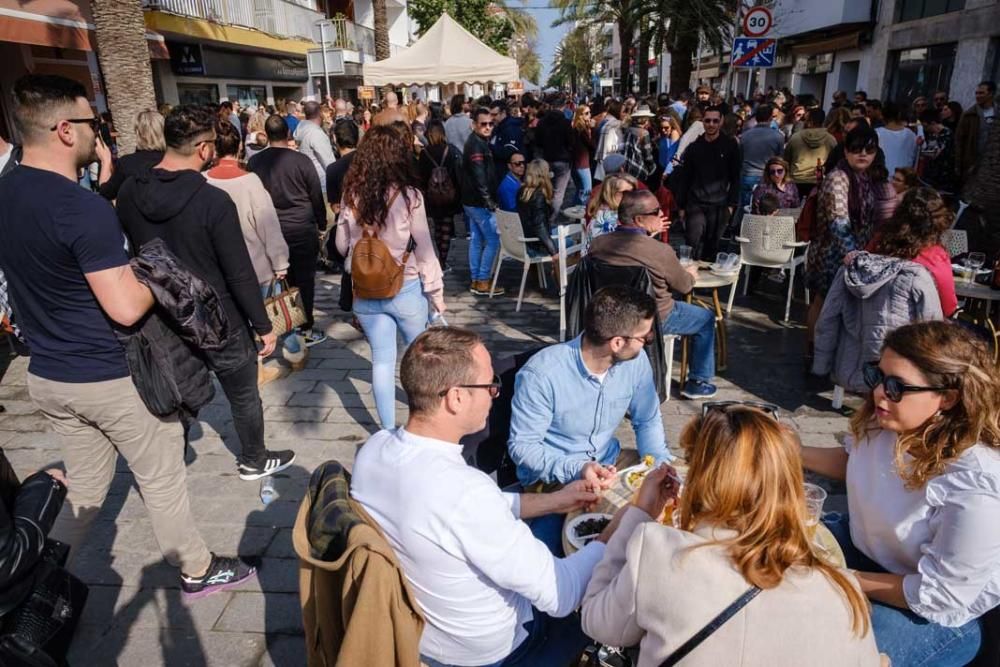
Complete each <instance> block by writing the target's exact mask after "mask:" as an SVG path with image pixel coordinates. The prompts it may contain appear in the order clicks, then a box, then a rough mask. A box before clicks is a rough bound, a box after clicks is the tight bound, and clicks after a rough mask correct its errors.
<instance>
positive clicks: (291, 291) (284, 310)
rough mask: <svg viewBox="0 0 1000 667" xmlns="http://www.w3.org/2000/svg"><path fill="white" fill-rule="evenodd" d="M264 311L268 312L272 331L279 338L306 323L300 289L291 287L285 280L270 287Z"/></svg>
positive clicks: (278, 281) (273, 281) (265, 298)
mask: <svg viewBox="0 0 1000 667" xmlns="http://www.w3.org/2000/svg"><path fill="white" fill-rule="evenodd" d="M275 288H277V291H275ZM264 310H266V311H267V319H269V320H271V327H272V328H271V331H272V333H274V334H275V335H277V336H283V335H284V334H286V333H288V332H290V331H292V330H293V329H297V328H298V327H300V326H302V325H303V324H305V322H306V308H305V306H304V305H302V295H301V294H299V288H298V287H289V286H288V282H287V281H286V280H285V279H284V278H282V279H281V280H272V281H271V284H270V285H268V287H267V296H266V297H264Z"/></svg>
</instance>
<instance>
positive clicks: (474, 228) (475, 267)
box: [462, 206, 500, 281]
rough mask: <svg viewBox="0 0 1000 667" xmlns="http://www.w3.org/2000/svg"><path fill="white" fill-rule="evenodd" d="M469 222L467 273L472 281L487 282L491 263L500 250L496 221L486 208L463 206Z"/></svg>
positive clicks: (491, 266)
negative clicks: (469, 238)
mask: <svg viewBox="0 0 1000 667" xmlns="http://www.w3.org/2000/svg"><path fill="white" fill-rule="evenodd" d="M462 208H463V209H465V217H466V219H467V220H468V221H469V234H470V236H471V237H472V238H471V240H470V241H469V272H470V273H471V274H472V280H473V281H476V280H489V278H490V272H491V271H492V270H493V261H494V260H495V259H496V257H497V251H499V250H500V234H498V233H497V219H496V217H495V216H494V215H493V211H491V210H489V209H488V208H478V207H475V206H463V207H462Z"/></svg>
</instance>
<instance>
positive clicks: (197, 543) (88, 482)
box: [28, 373, 212, 575]
mask: <svg viewBox="0 0 1000 667" xmlns="http://www.w3.org/2000/svg"><path fill="white" fill-rule="evenodd" d="M28 392H29V394H31V399H32V401H34V403H35V405H37V406H38V409H39V410H41V411H42V413H43V414H44V415H45V416H46V417H47V418H48V419H49V421H50V422H52V425H53V427H54V429H55V431H56V433H58V434H59V435H60V436H62V440H63V447H62V451H63V457H64V459H65V463H66V477H67V478H68V480H69V488H68V492H67V495H66V503H65V504H64V505H63V509H62V512H61V513H60V514H59V518H58V519H56V523H55V526H54V527H53V529H52V533H51V535H52V537H53V538H54V539H57V540H59V541H61V542H65V543H66V544H69V545H70V547H71V548H72V549H73V550H74V551H75V550H76V548H77V547H79V546H80V545H81V544H82V543H83V541H84V540H85V539H86V536H87V532H88V531H89V530H90V526H91V524H92V523H93V521H94V519H95V518H96V517H97V514H98V513H99V512H100V510H101V505H103V504H104V499H105V498H106V497H107V495H108V489H109V488H110V487H111V480H112V479H113V478H114V474H115V462H116V460H117V458H118V454H121V455H122V456H123V457H124V458H125V461H126V462H127V463H128V466H129V468H130V469H131V471H132V474H133V475H134V476H135V481H136V483H137V484H138V485H139V492H140V493H141V494H142V500H143V503H144V504H145V505H146V511H148V512H149V518H150V520H151V523H152V528H153V533H154V534H155V535H156V541H157V543H158V544H159V547H160V551H161V552H162V553H163V554H164V557H165V558H166V559H167V561H168V562H169V563H170V564H171V565H173V566H174V567H179V568H181V571H182V572H184V573H186V574H191V575H200V574H202V573H203V572H204V571H205V570H206V569H207V568H208V566H209V562H210V561H211V558H212V556H211V554H210V553H209V551H208V547H207V546H205V541H204V540H203V539H202V537H201V534H200V533H199V532H198V529H197V528H196V527H195V521H194V516H193V515H192V514H191V505H190V503H189V501H188V493H187V484H186V481H185V477H186V472H187V471H186V468H185V466H184V434H183V429H182V427H181V423H180V421H179V420H178V419H177V418H176V417H170V418H167V419H160V418H158V417H155V416H153V415H152V414H150V412H149V410H147V409H146V406H145V404H144V403H143V402H142V399H141V398H140V397H139V393H138V392H137V391H136V389H135V386H134V385H133V384H132V379H131V378H127V377H126V378H122V379H119V380H108V381H106V382H90V383H79V384H76V383H67V382H53V381H52V380H45V379H43V378H40V377H38V376H36V375H32V374H30V373H29V374H28Z"/></svg>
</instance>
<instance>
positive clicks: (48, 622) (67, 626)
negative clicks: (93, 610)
mask: <svg viewBox="0 0 1000 667" xmlns="http://www.w3.org/2000/svg"><path fill="white" fill-rule="evenodd" d="M68 555H69V548H68V547H67V546H66V545H64V544H62V543H60V542H56V541H55V540H48V541H47V542H46V545H45V550H44V551H43V552H42V558H41V560H39V562H38V566H37V567H36V568H35V571H34V572H33V573H32V574H33V575H34V579H35V582H34V584H33V585H32V587H31V591H30V592H29V593H28V595H27V596H26V597H25V598H24V600H22V601H21V603H20V604H18V605H17V606H16V607H15V608H14V609H12V610H11V611H9V612H8V613H6V614H4V616H3V618H2V619H0V665H2V666H3V667H61V666H62V665H65V664H66V653H67V652H68V651H69V645H70V642H71V641H72V639H73V633H74V631H75V630H76V626H77V624H78V623H79V621H80V616H81V615H82V613H83V606H84V604H85V603H86V601H87V592H88V589H87V585H86V584H84V583H83V582H82V581H80V580H79V579H77V578H76V577H75V576H73V575H72V574H70V573H69V572H67V571H66V569H65V568H64V567H63V564H64V563H65V562H66V557H67V556H68Z"/></svg>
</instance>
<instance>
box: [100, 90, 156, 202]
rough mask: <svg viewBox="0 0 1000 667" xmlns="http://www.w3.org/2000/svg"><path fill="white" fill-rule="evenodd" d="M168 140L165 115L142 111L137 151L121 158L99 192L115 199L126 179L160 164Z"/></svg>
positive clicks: (138, 124)
mask: <svg viewBox="0 0 1000 667" xmlns="http://www.w3.org/2000/svg"><path fill="white" fill-rule="evenodd" d="M166 149H167V142H166V140H165V139H164V138H163V116H162V115H161V114H160V112H159V111H157V110H156V109H146V110H145V111H140V112H139V113H138V115H136V117H135V152H134V153H130V154H128V155H125V156H122V157H121V158H119V160H118V162H117V163H116V164H115V169H114V171H113V172H112V173H111V177H110V178H109V179H108V180H107V181H106V182H105V183H104V185H102V186H101V188H100V190H99V192H100V193H101V196H102V197H104V198H105V199H108V200H111V201H114V200H115V199H116V198H117V197H118V190H119V188H121V186H122V184H123V183H125V179H127V178H128V177H129V176H136V175H138V174H141V173H143V172H145V171H148V170H149V169H152V168H153V166H154V165H156V164H159V163H160V160H162V159H163V151H165V150H166Z"/></svg>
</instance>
